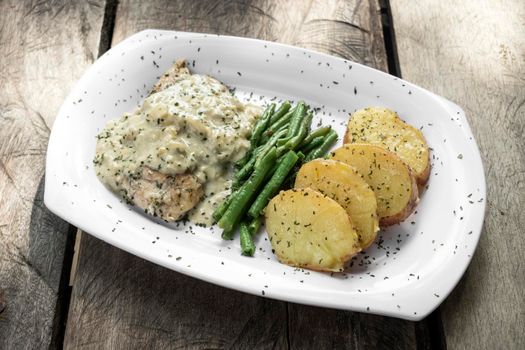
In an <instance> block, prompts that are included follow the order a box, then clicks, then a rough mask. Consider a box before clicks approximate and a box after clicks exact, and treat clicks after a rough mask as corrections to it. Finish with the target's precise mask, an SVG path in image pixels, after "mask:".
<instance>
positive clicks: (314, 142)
mask: <svg viewBox="0 0 525 350" xmlns="http://www.w3.org/2000/svg"><path fill="white" fill-rule="evenodd" d="M323 141H324V136H317V137H316V138H315V139H313V140H312V141H311V142H310V143H308V144H305V145H304V146H303V147H302V148H301V151H303V152H305V153H308V152H309V151H311V150H312V149H314V148H317V147H318V146H319V145H321V144H322V143H323Z"/></svg>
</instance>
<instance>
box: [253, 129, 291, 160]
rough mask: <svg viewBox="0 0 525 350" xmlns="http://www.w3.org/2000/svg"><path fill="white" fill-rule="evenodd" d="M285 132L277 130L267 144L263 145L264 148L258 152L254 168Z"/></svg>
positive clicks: (285, 130)
mask: <svg viewBox="0 0 525 350" xmlns="http://www.w3.org/2000/svg"><path fill="white" fill-rule="evenodd" d="M286 132H287V129H283V130H279V131H278V132H277V133H275V134H274V135H272V137H270V139H269V140H268V142H266V144H265V145H264V148H263V149H262V150H261V152H259V154H257V157H256V158H257V159H256V161H255V166H256V167H257V165H258V164H259V163H260V162H261V159H262V158H263V157H264V156H265V155H266V153H268V152H269V151H270V149H272V148H274V146H275V144H276V143H277V141H278V140H279V139H280V138H281V137H283V136H284V135H285V134H286Z"/></svg>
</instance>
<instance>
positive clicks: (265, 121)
mask: <svg viewBox="0 0 525 350" xmlns="http://www.w3.org/2000/svg"><path fill="white" fill-rule="evenodd" d="M274 110H275V103H272V104H271V105H270V106H268V107H267V108H266V110H265V111H264V113H263V115H262V116H261V118H260V119H259V120H258V121H257V124H255V127H254V128H253V133H252V136H251V137H250V148H251V150H254V149H255V147H257V146H258V145H259V141H260V139H261V136H262V134H263V132H264V131H265V130H266V129H267V128H268V125H269V123H270V118H271V116H272V114H273V111H274Z"/></svg>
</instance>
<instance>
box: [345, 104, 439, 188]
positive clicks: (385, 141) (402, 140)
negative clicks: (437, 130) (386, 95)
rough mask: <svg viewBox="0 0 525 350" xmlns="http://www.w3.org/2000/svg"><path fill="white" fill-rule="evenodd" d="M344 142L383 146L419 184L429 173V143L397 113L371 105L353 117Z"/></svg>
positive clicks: (422, 183) (425, 180) (425, 179)
mask: <svg viewBox="0 0 525 350" xmlns="http://www.w3.org/2000/svg"><path fill="white" fill-rule="evenodd" d="M343 142H344V143H345V144H346V143H354V142H355V143H371V144H374V145H379V146H383V147H384V148H386V149H388V150H389V151H391V152H394V153H395V154H397V155H398V157H399V158H401V160H402V161H403V162H405V164H407V165H408V166H409V167H410V169H411V170H412V173H413V174H414V177H415V178H416V181H417V183H418V184H419V185H424V184H425V183H426V182H427V180H428V177H429V176H430V159H429V151H428V145H427V142H426V141H425V138H424V137H423V134H422V133H421V131H419V130H418V129H416V128H414V127H413V126H411V125H409V124H407V123H406V122H404V121H403V120H401V119H400V118H399V116H398V115H397V113H396V112H394V111H391V110H389V109H386V108H381V107H369V108H365V109H361V110H358V111H357V112H354V113H353V114H352V116H351V117H350V120H349V122H348V126H347V128H346V133H345V137H344V140H343Z"/></svg>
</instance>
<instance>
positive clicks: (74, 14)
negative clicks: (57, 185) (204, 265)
mask: <svg viewBox="0 0 525 350" xmlns="http://www.w3.org/2000/svg"><path fill="white" fill-rule="evenodd" d="M103 9H104V2H103V1H91V2H90V3H84V2H80V1H78V2H71V1H40V2H21V1H14V0H13V1H2V2H0V48H2V53H3V54H2V60H0V81H1V82H2V83H1V85H2V88H1V89H0V198H1V199H2V200H1V201H0V290H1V291H0V294H2V296H1V299H3V300H1V301H0V303H1V304H2V306H0V308H1V309H3V312H2V313H1V315H0V348H1V349H10V348H17V349H22V348H23V349H26V348H27V349H40V348H47V347H50V346H54V345H56V344H55V343H54V342H55V341H56V337H57V336H59V334H58V333H59V332H58V330H57V327H58V326H59V324H58V323H59V322H61V317H60V316H61V315H60V312H61V311H63V310H62V306H63V304H62V303H61V302H60V301H58V299H57V298H58V296H59V294H61V293H62V289H61V287H60V286H61V282H60V280H61V277H62V275H63V268H64V271H66V272H67V269H68V267H67V266H63V260H64V254H65V253H64V252H65V247H66V245H67V238H68V229H69V225H68V224H67V223H65V222H64V221H62V220H60V219H59V218H58V217H56V216H55V215H53V214H51V213H50V212H49V211H48V210H47V209H46V208H45V206H44V203H43V175H44V160H45V152H46V148H47V140H48V137H49V131H50V128H51V125H52V124H53V120H54V118H55V115H56V113H57V111H58V108H59V106H60V104H61V103H62V101H63V99H64V97H65V96H66V94H67V93H68V91H69V89H70V88H71V85H72V83H73V82H74V81H75V80H76V79H78V78H79V77H80V75H81V74H82V72H83V71H84V70H85V69H86V67H87V66H88V65H90V64H91V63H92V62H93V61H94V59H95V58H96V56H97V50H98V45H99V37H100V28H101V25H102V18H101V15H102V13H103ZM66 277H67V276H66ZM66 283H67V279H66ZM66 286H67V284H66ZM4 307H5V309H4ZM57 332H58V333H57Z"/></svg>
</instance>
